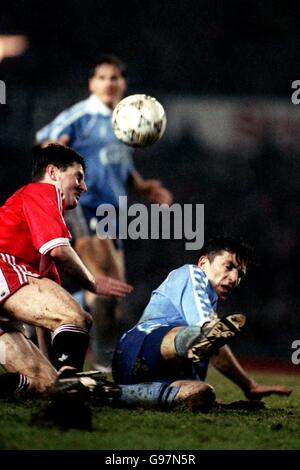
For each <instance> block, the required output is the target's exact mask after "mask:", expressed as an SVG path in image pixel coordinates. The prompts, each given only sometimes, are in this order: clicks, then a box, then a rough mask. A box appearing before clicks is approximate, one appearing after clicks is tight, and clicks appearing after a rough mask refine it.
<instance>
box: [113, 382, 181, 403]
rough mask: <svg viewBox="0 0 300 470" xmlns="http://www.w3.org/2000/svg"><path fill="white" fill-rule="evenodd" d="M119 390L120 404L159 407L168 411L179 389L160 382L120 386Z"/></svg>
mask: <svg viewBox="0 0 300 470" xmlns="http://www.w3.org/2000/svg"><path fill="white" fill-rule="evenodd" d="M120 388H121V396H120V398H119V400H120V402H121V403H124V404H126V405H130V406H143V407H147V408H151V407H155V406H159V407H162V408H167V409H169V408H170V407H171V405H172V403H173V401H174V398H175V397H176V395H177V393H178V391H179V387H172V386H170V385H169V384H166V383H161V382H145V383H140V384H134V385H120Z"/></svg>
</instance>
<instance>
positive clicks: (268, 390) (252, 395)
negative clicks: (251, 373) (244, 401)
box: [244, 382, 292, 400]
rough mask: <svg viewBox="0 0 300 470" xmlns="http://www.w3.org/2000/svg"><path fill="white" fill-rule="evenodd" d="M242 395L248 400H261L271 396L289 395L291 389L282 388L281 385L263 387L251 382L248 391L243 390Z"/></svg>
mask: <svg viewBox="0 0 300 470" xmlns="http://www.w3.org/2000/svg"><path fill="white" fill-rule="evenodd" d="M244 393H245V395H246V397H247V398H248V399H249V400H261V399H262V398H264V397H268V396H269V395H273V394H275V395H290V394H291V393H292V389H291V388H289V387H283V386H282V385H264V384H257V383H256V382H253V383H251V385H250V387H249V389H248V390H245V391H244Z"/></svg>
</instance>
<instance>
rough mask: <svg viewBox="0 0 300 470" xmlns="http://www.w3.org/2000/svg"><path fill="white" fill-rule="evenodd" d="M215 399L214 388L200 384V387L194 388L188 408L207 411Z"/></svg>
mask: <svg viewBox="0 0 300 470" xmlns="http://www.w3.org/2000/svg"><path fill="white" fill-rule="evenodd" d="M215 399H216V394H215V391H214V388H213V387H212V386H211V385H209V384H207V383H204V382H202V383H201V386H199V387H195V390H194V391H193V392H192V394H191V396H190V397H189V402H190V407H191V408H192V409H194V410H201V411H209V410H210V409H211V408H212V406H213V404H214V402H215Z"/></svg>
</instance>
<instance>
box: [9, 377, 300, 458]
mask: <svg viewBox="0 0 300 470" xmlns="http://www.w3.org/2000/svg"><path fill="white" fill-rule="evenodd" d="M252 375H253V376H254V377H255V378H256V380H258V381H260V382H264V383H270V384H271V383H273V384H275V383H276V384H282V385H286V386H292V387H293V388H294V391H293V393H292V395H291V396H290V397H279V396H272V397H268V398H266V399H265V400H264V403H265V405H266V406H265V409H261V410H248V411H247V410H243V409H235V410H232V409H228V408H216V409H214V410H213V411H211V412H209V413H195V412H191V411H186V410H182V411H176V412H175V411H173V412H160V411H145V410H142V409H138V410H128V409H121V408H110V407H109V406H105V407H102V408H96V407H95V408H93V409H92V430H90V431H86V430H79V429H69V430H61V429H60V428H59V427H57V426H52V427H50V426H48V427H47V426H44V425H38V424H33V423H32V416H33V415H34V414H35V413H36V412H37V411H38V410H39V408H40V406H41V404H40V403H39V402H36V401H34V400H26V401H25V402H24V401H17V400H2V401H1V402H0V422H1V427H0V449H3V450H4V449H5V450H8V449H9V450H36V449H41V450H75V449H76V450H93V449H95V450H98V449H105V450H153V449H157V450H176V449H180V450H197V449H198V450H204V449H206V450H216V449H218V450H221V449H224V450H228V449H232V450H235V449H243V450H246V449H248V450H254V449H260V450H261V449H266V450H271V449H277V450H292V449H300V438H299V436H300V376H299V375H298V376H291V375H283V374H269V373H259V374H258V373H255V374H252ZM207 381H208V382H209V383H211V384H212V385H213V386H214V387H215V389H216V393H217V400H218V402H219V403H222V404H226V403H227V404H228V403H230V402H234V401H239V400H244V397H243V394H242V392H241V391H240V390H239V389H238V388H237V387H236V386H234V385H233V384H232V383H231V382H230V381H228V380H227V379H225V378H223V377H222V376H221V375H220V374H219V373H217V372H215V371H210V372H209V376H208V380H207Z"/></svg>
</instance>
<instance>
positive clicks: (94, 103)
mask: <svg viewBox="0 0 300 470" xmlns="http://www.w3.org/2000/svg"><path fill="white" fill-rule="evenodd" d="M88 107H89V110H90V112H91V113H92V114H97V113H100V114H102V115H103V116H111V115H112V110H111V109H110V108H109V107H108V106H106V105H105V104H104V103H102V101H100V100H99V98H97V96H96V95H90V97H89V98H88Z"/></svg>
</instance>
